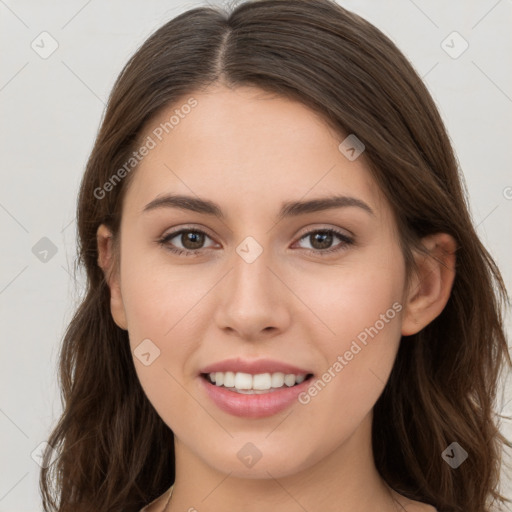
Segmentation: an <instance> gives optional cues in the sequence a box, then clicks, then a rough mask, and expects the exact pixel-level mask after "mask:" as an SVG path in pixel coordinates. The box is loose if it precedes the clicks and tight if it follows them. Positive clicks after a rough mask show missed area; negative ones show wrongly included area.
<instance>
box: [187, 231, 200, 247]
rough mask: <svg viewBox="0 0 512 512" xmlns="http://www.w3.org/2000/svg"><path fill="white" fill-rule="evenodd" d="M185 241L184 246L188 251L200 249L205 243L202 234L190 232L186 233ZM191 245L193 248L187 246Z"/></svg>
mask: <svg viewBox="0 0 512 512" xmlns="http://www.w3.org/2000/svg"><path fill="white" fill-rule="evenodd" d="M184 235H185V240H184V241H183V240H182V243H183V245H184V246H185V247H186V248H187V249H198V248H200V246H201V244H202V243H203V235H202V234H201V233H197V232H193V231H189V232H188V233H184ZM189 243H191V244H192V246H191V247H190V246H188V247H187V244H189Z"/></svg>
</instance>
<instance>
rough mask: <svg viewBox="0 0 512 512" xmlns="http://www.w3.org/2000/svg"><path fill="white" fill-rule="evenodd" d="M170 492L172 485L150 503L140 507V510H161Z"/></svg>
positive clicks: (141, 511)
mask: <svg viewBox="0 0 512 512" xmlns="http://www.w3.org/2000/svg"><path fill="white" fill-rule="evenodd" d="M171 492H172V486H171V487H170V488H169V489H168V490H167V491H165V492H164V493H163V494H162V495H161V496H159V497H158V498H156V500H153V501H152V502H151V503H149V504H148V505H146V506H145V507H144V508H141V509H140V512H163V510H164V509H165V506H166V505H167V501H168V499H169V496H170V494H171Z"/></svg>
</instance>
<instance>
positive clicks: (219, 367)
mask: <svg viewBox="0 0 512 512" xmlns="http://www.w3.org/2000/svg"><path fill="white" fill-rule="evenodd" d="M213 372H233V373H237V372H243V373H250V374H251V375H256V374H259V373H277V372H282V373H285V374H290V373H293V374H295V375H307V374H309V373H312V372H310V371H308V370H304V369H303V368H299V367H298V366H294V365H292V364H289V363H284V362H282V361H276V360H274V359H242V358H239V357H238V358H233V359H225V360H224V361H219V362H217V363H212V364H209V365H208V366H205V367H204V368H202V369H201V370H200V373H213Z"/></svg>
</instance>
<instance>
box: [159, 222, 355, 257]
mask: <svg viewBox="0 0 512 512" xmlns="http://www.w3.org/2000/svg"><path fill="white" fill-rule="evenodd" d="M182 233H200V234H203V235H206V236H207V237H208V238H211V237H210V236H209V235H208V234H207V233H205V232H204V231H202V230H200V229H192V228H183V229H180V230H178V231H173V232H172V233H168V234H167V235H165V236H164V237H163V238H161V239H160V240H158V243H159V244H160V245H161V246H164V247H165V248H166V249H167V250H169V251H171V252H172V253H174V254H176V255H178V256H199V253H200V251H202V250H203V249H196V250H190V249H180V248H173V247H171V246H170V245H169V240H172V239H173V238H175V237H176V236H177V235H180V234H182ZM314 233H327V234H333V235H336V236H337V237H338V238H340V239H341V240H342V241H343V243H341V244H339V245H338V246H335V247H333V248H330V249H325V250H321V249H304V250H305V251H307V252H308V253H312V254H314V255H317V256H326V255H330V254H332V253H337V252H340V251H343V250H345V249H347V247H348V246H350V245H353V244H354V240H353V239H352V238H350V237H348V236H347V235H345V234H344V233H341V232H340V231H338V230H336V229H333V228H326V229H314V230H312V231H308V232H307V233H304V234H303V235H302V236H301V237H300V238H299V241H300V240H302V239H304V238H306V237H308V236H311V235H312V234H314Z"/></svg>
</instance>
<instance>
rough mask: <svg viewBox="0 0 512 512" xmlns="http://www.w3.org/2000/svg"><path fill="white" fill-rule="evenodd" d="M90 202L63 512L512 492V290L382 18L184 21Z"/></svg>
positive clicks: (105, 141) (151, 56) (241, 14)
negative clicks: (509, 477)
mask: <svg viewBox="0 0 512 512" xmlns="http://www.w3.org/2000/svg"><path fill="white" fill-rule="evenodd" d="M77 219H78V235H79V258H80V262H81V263H82V264H83V265H84V266H85V269H86V271H87V283H88V287H87V292H86V296H85V298H84V300H83V303H82V304H81V306H80V307H79V309H78V310H77V312H76V315H75V317H74V318H73V320H72V322H71V324H70V326H69V328H68V330H67V332H66V335H65V338H64V343H63V347H62V353H61V366H60V372H61V386H62V390H63V400H64V403H65V409H64V412H63V415H62V417H61V419H60V421H59V423H58V425H57V426H56V428H55V430H54V431H53V433H52V435H51V436H50V439H49V444H50V445H51V447H53V449H55V450H57V451H58V453H59V457H58V458H57V460H56V461H55V462H54V463H53V464H52V465H50V466H49V468H48V469H43V470H42V473H41V488H42V492H43V501H44V509H45V511H47V512H48V511H50V510H58V511H59V512H68V511H69V512H71V511H73V512H78V511H95V512H97V511H105V512H107V511H108V512H113V511H119V512H121V511H123V512H128V511H130V512H131V511H133V512H138V511H140V510H144V511H145V512H163V511H167V512H176V511H184V510H188V511H193V510H197V511H208V512H217V511H226V510H244V511H256V510H258V511H259V510H262V509H263V510H265V509H266V510H272V511H276V512H291V511H299V510H307V511H311V512H313V511H319V510H322V511H340V510H344V511H345V510H346V511H348V510H350V511H351V512H363V511H375V510H378V511H380V512H393V511H403V510H406V511H408V512H420V511H422V512H423V511H424V512H427V511H428V512H433V511H436V510H437V511H438V512H456V511H457V512H462V511H464V512H490V511H491V510H500V509H499V508H498V507H499V505H500V504H504V503H505V499H504V498H503V497H502V496H501V495H500V493H499V471H500V462H501V451H502V448H503V445H504V444H506V445H507V446H511V445H510V443H509V442H508V441H507V440H506V439H505V438H504V437H503V436H502V435H501V434H500V432H499V430H498V424H497V419H496V418H495V413H494V406H495V398H496V390H497V385H498V382H499V376H500V374H501V372H502V370H503V369H504V368H505V367H506V366H510V364H511V360H510V356H509V353H508V351H507V342H506V338H505V334H504V329H503V325H502V317H501V308H502V306H503V302H504V301H506V300H507V299H508V297H507V293H506V290H505V287H504V284H503V281H502V278H501V275H500V272H499V270H498V268H497V267H496V265H495V263H494V261H493V259H492V258H491V256H490V254H489V253H488V252H487V251H486V249H485V247H484V246H483V245H482V243H481V242H480V240H479V239H478V236H477V234H476V232H475V228H474V226H473V225H472V222H471V219H470V215H469V213H468V209H467V198H466V197H465V195H464V193H463V187H462V184H461V181H460V176H459V174H458V169H457V162H456V159H455V156H454V153H453V150H452V148H451V146H450V143H449V139H448V137H447V134H446V131H445V128H444V126H443V123H442V121H441V118H440V116H439V114H438V112H437V110H436V107H435V105H434V102H433V101H432V98H431V97H430V95H429V93H428V91H427V89H426V88H425V86H424V84H423V83H422V82H421V80H420V78H419V77H418V75H417V74H416V73H415V71H414V70H413V68H412V67H411V65H410V64H409V63H408V61H407V60H406V58H405V57H404V56H403V55H402V54H401V53H400V51H399V50H398V49H397V48H396V46H395V45H394V44H393V43H392V42H391V41H390V40H389V39H388V38H387V37H385V36H384V35H383V34H382V33H381V32H380V31H379V30H378V29H376V28H375V27H374V26H372V25H371V24H369V23H368V22H366V21H365V20H363V19H361V18H360V17H358V16H356V15H354V14H352V13H350V12H348V11H346V10H344V9H343V8H341V7H340V6H339V5H337V4H336V3H334V2H333V1H330V0H314V1H301V0H259V1H248V2H245V3H242V4H240V5H238V7H237V8H236V9H234V10H233V11H232V12H231V13H229V14H226V13H224V12H223V11H222V10H221V9H219V8H213V7H202V8H195V9H192V10H189V11H188V12H185V13H183V14H181V15H180V16H178V17H177V18H175V19H173V20H172V21H170V22H168V23H167V24H165V25H164V26H163V27H161V28H160V29H159V30H157V31H156V32H155V33H154V34H153V35H152V36H151V37H150V38H149V39H148V40H147V41H146V42H145V43H144V44H143V45H142V47H141V48H140V49H139V50H138V51H137V52H136V54H135V55H134V56H133V57H132V58H131V60H130V61H129V62H128V64H127V65H126V67H125V68H124V70H123V71H122V73H121V75H120V76H119V78H118V80H117V83H116V84H115V86H114V89H113V91H112V94H111V97H110V100H109V103H108V107H107V110H106V113H105V116H104V119H103V122H102V125H101V129H100V131H99V134H98V136H97V140H96V143H95V145H94V148H93V151H92V154H91V156H90V159H89V162H88V165H87V169H86V172H85V175H84V177H83V182H82V186H81V190H80V196H79V201H78V216H77ZM46 457H47V459H48V460H49V457H50V450H48V452H47V454H46ZM52 479H53V483H54V485H56V487H55V488H52Z"/></svg>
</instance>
